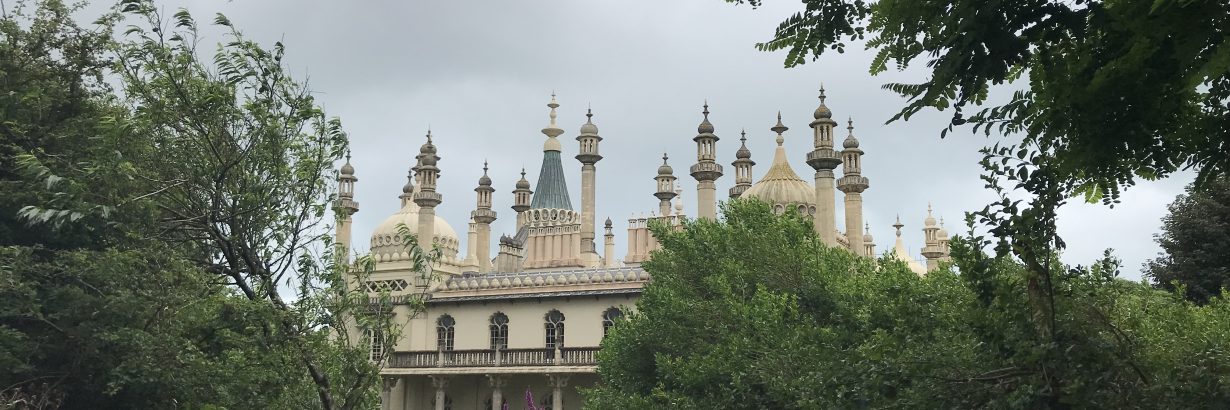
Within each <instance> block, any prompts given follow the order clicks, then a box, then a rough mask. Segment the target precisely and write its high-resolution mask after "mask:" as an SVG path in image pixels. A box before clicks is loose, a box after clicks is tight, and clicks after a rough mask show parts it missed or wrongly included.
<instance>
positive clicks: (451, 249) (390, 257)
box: [371, 201, 460, 264]
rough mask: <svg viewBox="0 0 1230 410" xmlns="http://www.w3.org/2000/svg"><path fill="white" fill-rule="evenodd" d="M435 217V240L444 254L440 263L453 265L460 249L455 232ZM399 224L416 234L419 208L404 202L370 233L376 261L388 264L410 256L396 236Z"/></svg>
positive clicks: (412, 203)
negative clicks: (399, 208)
mask: <svg viewBox="0 0 1230 410" xmlns="http://www.w3.org/2000/svg"><path fill="white" fill-rule="evenodd" d="M435 217H436V223H435V235H434V236H435V240H436V242H437V243H439V244H440V247H441V248H442V251H443V252H444V255H443V260H442V261H441V262H445V263H446V264H447V263H454V262H455V259H456V258H457V249H458V248H459V247H460V246H459V245H460V244H459V242H460V241H459V240H458V237H457V231H455V230H453V227H452V226H449V224H448V222H447V221H445V220H444V218H441V217H440V215H436V216H435ZM400 224H405V225H406V227H407V228H409V229H410V232H418V229H419V206H418V205H415V204H414V202H410V201H406V204H405V205H404V206H402V208H401V210H398V211H397V213H395V214H393V215H392V216H389V217H388V219H385V220H384V222H381V223H380V225H379V226H377V227H376V230H375V231H374V232H372V241H371V249H372V255H373V256H374V257H375V258H376V260H377V261H379V262H390V261H399V260H406V259H409V257H410V255H409V254H408V253H406V247H405V246H402V240H401V238H399V235H398V229H397V226H398V225H400Z"/></svg>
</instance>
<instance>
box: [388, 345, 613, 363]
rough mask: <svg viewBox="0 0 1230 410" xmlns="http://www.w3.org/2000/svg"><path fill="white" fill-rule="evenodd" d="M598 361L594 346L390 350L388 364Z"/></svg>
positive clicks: (596, 350) (596, 349)
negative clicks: (390, 355) (391, 351)
mask: <svg viewBox="0 0 1230 410" xmlns="http://www.w3.org/2000/svg"><path fill="white" fill-rule="evenodd" d="M596 364H598V348H597V347H565V348H561V349H559V350H554V349H505V350H491V349H482V350H449V351H434V350H432V351H414V352H394V353H393V356H392V357H390V358H389V364H388V365H389V367H401V368H432V367H500V366H561V365H562V366H592V365H596Z"/></svg>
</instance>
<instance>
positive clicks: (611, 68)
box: [91, 0, 1191, 279]
mask: <svg viewBox="0 0 1230 410" xmlns="http://www.w3.org/2000/svg"><path fill="white" fill-rule="evenodd" d="M96 2H97V4H94V5H92V7H91V9H92V10H100V9H102V8H103V7H105V6H106V4H107V3H106V2H98V1H97V0H96ZM769 3H771V4H769V5H768V6H766V7H763V8H760V9H752V8H750V7H746V6H739V7H736V6H732V5H729V4H726V3H725V2H723V1H721V0H686V1H685V0H678V1H669V2H660V1H580V0H570V1H563V0H551V1H545V0H526V1H481V2H480V1H438V2H421V1H382V2H375V1H367V2H344V1H303V0H297V1H290V0H281V1H274V0H260V1H237V2H224V1H219V0H208V1H187V2H167V3H166V8H167V14H170V13H171V12H173V11H175V9H177V8H179V7H187V8H188V9H189V11H191V12H192V13H193V14H194V15H195V16H196V17H197V19H198V20H199V21H201V22H207V21H212V19H213V18H212V17H213V15H214V13H217V12H222V13H224V14H226V15H227V16H228V17H229V18H230V20H231V21H232V22H233V23H234V24H235V25H236V26H237V27H239V28H240V29H241V30H243V31H244V32H245V33H246V34H247V35H248V36H249V37H251V38H253V39H255V40H258V41H260V42H262V43H265V44H272V43H273V42H274V41H278V40H281V41H283V42H284V43H285V44H286V47H287V57H286V61H287V62H288V64H289V65H290V67H291V68H292V69H293V71H294V72H295V73H296V74H297V76H298V77H300V78H309V79H310V85H311V87H312V88H313V89H314V90H315V91H316V92H317V95H318V98H319V101H320V103H321V104H323V105H324V107H325V109H326V110H327V111H328V113H329V114H330V115H335V116H340V117H341V118H342V121H343V123H344V124H345V128H346V130H347V132H348V133H349V134H350V137H351V145H352V147H353V151H354V161H353V163H354V165H355V168H356V174H357V176H358V177H359V182H358V184H357V187H356V191H357V200H358V201H359V202H360V203H361V209H360V211H359V213H358V214H357V215H356V216H355V228H354V229H355V230H354V238H355V245H356V247H357V248H359V250H365V249H366V248H367V241H368V240H367V238H368V237H369V236H370V234H371V231H372V230H373V229H374V228H375V226H377V225H378V224H380V222H381V221H383V220H384V219H385V218H386V217H387V216H388V215H390V214H393V213H394V212H396V211H397V208H398V199H397V196H398V195H399V194H400V193H401V192H400V190H401V186H402V185H403V184H404V183H405V175H406V171H407V169H408V167H410V166H411V165H412V164H413V161H414V158H413V157H414V155H415V154H416V153H417V150H418V147H419V146H420V145H421V144H422V143H423V140H424V138H423V135H424V134H425V132H426V129H427V127H428V126H429V125H430V127H431V129H432V132H433V134H434V136H435V141H436V143H437V145H438V147H439V155H440V156H441V157H442V159H441V161H440V168H441V169H442V173H441V177H440V184H441V186H440V187H439V191H440V192H441V193H442V194H443V196H444V203H443V204H442V205H441V206H440V207H439V208H438V210H437V212H438V214H440V215H442V216H443V217H445V218H446V219H447V220H448V221H449V222H450V224H451V225H452V226H453V228H454V229H455V230H456V231H457V232H458V233H459V235H460V236H461V239H462V241H465V240H466V238H465V232H466V226H467V221H468V218H469V212H470V211H471V210H472V209H473V208H474V205H475V196H474V191H473V189H474V187H475V186H476V183H477V179H478V177H479V176H480V175H481V173H482V170H481V167H482V163H483V160H484V159H486V160H489V161H490V162H491V177H492V179H493V180H494V181H495V182H494V186H495V188H496V189H497V192H496V195H495V207H496V210H497V212H499V220H497V221H496V222H495V227H494V228H493V231H495V232H496V235H493V236H495V237H498V233H504V232H511V231H512V230H513V225H514V220H515V218H514V215H515V214H514V213H513V212H512V210H511V209H509V206H511V205H512V194H511V193H510V191H511V190H512V188H513V183H514V182H515V181H516V180H517V178H518V176H519V175H518V172H519V171H520V169H521V167H523V166H524V167H525V168H526V170H527V171H528V175H527V177H528V178H529V179H530V181H531V182H534V181H536V178H537V174H538V169H539V166H540V163H541V160H542V143H543V141H544V140H545V138H546V137H545V136H543V135H542V134H541V133H540V131H539V130H541V129H542V128H543V127H544V126H545V125H546V124H547V107H546V106H545V104H546V103H547V101H548V100H549V98H550V94H551V92H552V90H554V91H555V92H556V93H557V94H558V99H559V102H560V104H561V107H560V109H559V120H560V126H561V127H562V128H564V130H565V131H566V133H565V134H564V135H563V136H561V138H560V139H561V142H563V143H564V152H563V155H564V158H565V162H564V165H565V172H566V173H567V177H568V184H569V187H570V189H571V195H572V203H573V205H574V206H576V207H577V208H578V209H579V206H580V164H579V163H578V162H576V161H575V160H574V159H572V157H573V155H575V154H576V150H577V144H576V141H575V137H576V135H577V134H578V128H579V127H580V125H581V124H582V123H584V119H585V117H584V113H585V108H586V105H587V104H592V106H593V110H594V122H595V123H596V124H597V125H598V127H599V130H600V133H599V134H600V135H601V136H602V137H603V138H604V140H603V141H602V143H601V154H602V155H603V156H604V157H605V159H603V160H602V161H601V162H599V163H598V164H597V184H598V185H597V218H596V220H597V221H602V220H603V219H605V218H606V217H608V216H609V217H611V219H612V220H614V221H615V225H616V242H617V244H618V245H617V253H618V254H619V255H620V257H621V258H622V255H623V254H624V253H625V244H626V238H624V236H625V235H624V233H625V232H626V231H624V229H625V228H626V226H625V222H624V221H625V220H626V219H627V218H628V217H629V216H630V215H632V214H634V213H636V214H640V213H642V212H645V213H648V212H649V211H651V210H656V209H657V199H655V198H654V197H653V196H652V194H653V191H654V183H653V180H652V178H653V176H654V175H655V174H656V170H657V166H658V165H659V164H660V163H661V156H662V153H663V151H666V152H668V153H669V154H670V155H671V161H670V163H671V165H673V166H674V169H675V170H676V172H677V176H678V177H679V181H680V182H681V183H682V185H683V189H684V200H685V212H686V213H687V214H689V215H695V210H696V203H695V199H696V195H695V180H693V179H692V178H691V177H690V176H687V175H684V174H685V173H686V170H687V168H688V166H690V165H691V164H693V163H694V162H695V161H696V157H695V152H696V149H695V143H694V142H693V141H692V137H693V136H695V135H696V126H697V124H698V123H699V122H700V120H701V115H700V110H701V104H702V102H703V101H704V100H705V99H708V101H709V104H710V110H711V111H712V114H711V116H710V119H711V121H712V122H713V124H714V125H715V127H716V134H717V135H718V136H719V137H720V138H721V140H720V141H719V142H718V144H717V147H718V152H719V154H720V155H719V162H720V163H722V164H723V167H725V169H726V175H725V176H723V177H722V179H721V180H719V181H718V184H717V185H718V193H719V198H723V199H724V198H726V197H727V196H726V192H727V189H729V188H730V186H731V185H733V183H734V181H733V167H731V166H730V165H729V164H730V162H731V161H732V160H734V152H735V150H736V149H737V148H738V146H739V142H738V137H739V131H740V129H741V128H747V130H748V139H749V141H748V146H749V147H750V148H751V150H752V156H753V160H755V161H756V162H757V166H756V167H755V168H754V174H755V175H756V176H757V178H758V177H759V176H760V175H763V174H764V172H765V171H766V170H767V169H768V164H769V162H770V161H771V159H772V150H773V147H774V142H773V137H772V133H771V132H770V131H769V127H771V126H772V125H773V124H774V116H775V114H776V112H777V111H778V110H780V111H781V112H782V116H783V120H784V122H785V124H786V125H787V126H789V127H790V131H788V132H787V133H786V148H787V150H788V153H789V156H790V160H791V163H792V165H793V166H794V169H795V171H796V172H797V173H799V174H800V175H801V176H802V177H803V178H804V179H805V180H808V181H810V180H811V175H812V170H811V168H810V167H808V166H807V165H806V164H805V163H804V158H805V156H806V153H807V152H808V151H810V150H811V130H810V129H809V128H808V127H807V124H808V122H809V121H810V120H811V113H812V111H813V110H815V108H816V106H817V103H818V100H817V99H816V97H817V89H818V88H819V85H820V83H821V82H823V83H824V85H825V87H826V89H827V91H828V92H827V94H828V106H829V107H830V108H831V109H832V110H833V112H834V116H835V118H837V119H839V120H840V122H841V123H842V127H843V128H844V125H845V123H844V120H845V119H846V118H847V117H848V116H852V117H853V118H854V121H855V127H856V128H855V130H854V131H855V135H856V136H858V138H859V139H860V141H861V142H862V148H863V150H865V151H866V155H865V156H864V159H865V162H864V167H863V175H864V176H866V177H868V178H870V180H871V188H870V189H869V190H867V191H866V192H865V193H864V207H865V208H864V214H865V217H864V219H865V220H866V221H867V222H868V223H870V224H871V231H872V234H873V235H874V236H875V238H876V242H877V250H878V251H883V250H885V249H888V248H890V247H891V246H892V244H893V238H894V233H893V232H894V230H893V228H892V226H891V225H892V224H893V219H894V216H895V215H898V214H900V216H901V219H902V222H903V223H904V224H905V225H906V227H905V229H904V238H905V241H906V244H907V246H908V247H909V248H910V250H911V252H912V253H914V255H912V256H914V257H915V258H918V257H919V255H917V252H918V250H919V249H920V248H921V247H922V233H921V231H920V229H921V228H922V220H923V218H924V217H925V215H926V209H927V203H928V202H931V203H933V204H934V208H935V211H936V216H937V217H941V216H942V217H944V218H946V219H947V221H948V229H949V231H950V232H952V233H953V234H957V233H963V232H965V231H966V229H965V228H964V227H963V226H962V222H961V220H962V216H963V213H964V212H965V211H969V210H975V209H981V207H982V206H983V205H985V204H986V203H987V202H988V201H990V200H991V199H993V196H992V195H991V193H990V192H988V191H986V190H984V189H983V188H982V182H981V181H980V180H979V179H978V174H979V172H980V169H979V167H978V165H977V162H978V160H979V159H980V155H979V154H978V152H977V151H978V149H979V148H980V147H982V146H984V145H987V144H989V143H993V142H994V141H995V139H996V137H993V138H992V139H988V138H986V137H984V136H981V135H973V134H970V133H968V132H967V131H962V132H958V133H956V134H955V135H954V134H950V135H949V137H948V138H947V139H940V137H939V131H940V130H941V129H942V127H943V125H944V123H945V121H946V120H947V119H948V118H950V116H949V115H945V114H937V113H935V112H934V111H929V112H925V113H923V114H920V115H917V116H915V117H914V118H912V119H911V120H910V121H909V122H895V123H893V124H890V125H885V124H884V123H885V121H887V120H888V119H889V118H890V117H891V116H892V115H893V114H894V113H896V111H897V110H898V109H899V108H900V107H901V106H902V105H903V104H904V100H902V99H901V98H900V97H898V96H896V95H894V94H892V93H891V92H887V91H884V90H881V89H880V85H881V84H883V83H886V82H917V81H919V80H920V79H922V78H924V75H923V73H922V72H921V71H918V70H913V71H908V72H904V73H898V72H891V73H885V74H882V75H879V76H876V77H872V76H871V75H870V74H869V73H868V70H867V67H868V66H869V62H870V59H871V57H872V53H871V52H868V51H865V50H862V46H861V45H856V46H855V47H852V48H849V49H848V50H847V52H846V53H845V54H836V53H833V54H832V55H826V56H825V57H824V58H823V59H821V60H819V61H815V62H811V63H809V64H807V65H805V66H803V67H800V68H793V69H785V68H783V65H782V60H783V54H784V53H780V52H779V53H766V52H760V51H757V50H755V49H754V48H753V44H754V43H756V42H758V41H764V40H767V39H769V38H770V37H771V35H772V33H773V29H774V28H775V27H776V25H777V23H778V22H779V21H781V20H782V19H783V18H785V17H786V16H788V15H789V14H790V13H792V12H793V11H794V10H796V9H798V8H800V7H802V6H801V5H800V4H799V3H796V2H769ZM360 4H361V5H360ZM210 33H211V37H209V38H206V39H205V41H208V42H216V41H219V40H221V38H220V37H218V36H217V35H216V33H217V32H216V31H213V32H210ZM206 48H207V47H206ZM920 65H921V64H920ZM845 135H846V132H845V130H844V129H841V130H840V131H839V132H838V137H839V138H844V136H845ZM1190 180H1191V176H1190V175H1188V174H1184V175H1181V176H1180V177H1176V178H1171V179H1169V180H1164V181H1160V182H1153V183H1142V184H1141V185H1139V186H1136V187H1133V188H1131V189H1129V190H1128V191H1127V192H1126V193H1125V194H1124V196H1123V203H1122V204H1120V205H1119V206H1117V207H1115V208H1114V209H1110V208H1107V207H1105V206H1102V205H1089V204H1082V203H1079V201H1076V202H1078V203H1077V204H1074V205H1069V206H1067V207H1065V208H1064V209H1062V212H1061V217H1060V218H1061V219H1060V221H1059V225H1060V233H1061V235H1063V237H1064V238H1065V239H1066V240H1067V242H1068V245H1069V248H1068V250H1067V251H1066V254H1065V255H1064V261H1065V262H1067V263H1073V264H1075V263H1080V264H1088V263H1089V262H1091V261H1093V260H1094V259H1095V258H1097V257H1098V256H1100V255H1101V252H1102V250H1103V249H1105V248H1114V249H1115V250H1116V254H1117V255H1118V256H1119V257H1120V258H1122V259H1123V260H1124V272H1123V276H1125V277H1127V278H1133V279H1135V278H1138V277H1139V275H1140V273H1139V272H1140V265H1141V263H1142V262H1144V261H1145V260H1146V259H1148V258H1151V257H1154V256H1155V255H1156V254H1157V252H1158V250H1159V248H1158V247H1157V246H1156V244H1155V243H1154V242H1153V240H1152V236H1153V234H1154V233H1155V232H1156V231H1157V230H1158V227H1159V226H1160V218H1161V217H1162V216H1163V215H1164V214H1165V209H1166V204H1168V203H1169V202H1171V201H1173V199H1174V197H1175V195H1177V194H1179V193H1180V192H1181V191H1182V187H1183V186H1184V185H1185V184H1187V183H1188V182H1190ZM837 198H838V202H839V204H840V201H841V198H842V195H841V194H840V193H838V195H837ZM841 209H842V208H841V206H840V205H838V217H837V220H838V227H839V228H840V227H842V225H844V223H843V221H844V219H843V217H842V215H841ZM599 223H600V222H599ZM598 231H599V232H601V229H600V228H599V229H598ZM599 240H601V238H599ZM462 249H463V251H462V252H463V255H464V249H465V248H464V245H463V248H462ZM599 249H601V245H600V244H599ZM493 254H494V252H493Z"/></svg>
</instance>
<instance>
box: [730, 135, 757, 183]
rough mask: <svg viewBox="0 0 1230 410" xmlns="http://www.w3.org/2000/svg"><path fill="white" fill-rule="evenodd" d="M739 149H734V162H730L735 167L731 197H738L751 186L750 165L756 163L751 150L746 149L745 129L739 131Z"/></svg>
mask: <svg viewBox="0 0 1230 410" xmlns="http://www.w3.org/2000/svg"><path fill="white" fill-rule="evenodd" d="M739 143H740V144H741V145H739V150H738V151H735V162H732V163H730V165H733V166H734V167H735V186H733V187H730V197H731V199H734V198H738V197H739V195H743V192H744V191H747V189H748V188H751V187H752V165H756V162H755V161H752V151H751V150H749V149H747V130H743V131H742V132H740V133H739Z"/></svg>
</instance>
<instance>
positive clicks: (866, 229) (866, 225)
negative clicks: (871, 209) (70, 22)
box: [863, 223, 871, 233]
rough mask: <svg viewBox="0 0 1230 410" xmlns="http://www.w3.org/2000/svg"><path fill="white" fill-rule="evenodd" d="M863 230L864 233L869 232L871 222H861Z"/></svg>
mask: <svg viewBox="0 0 1230 410" xmlns="http://www.w3.org/2000/svg"><path fill="white" fill-rule="evenodd" d="M863 232H866V233H871V224H870V223H865V224H863Z"/></svg>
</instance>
